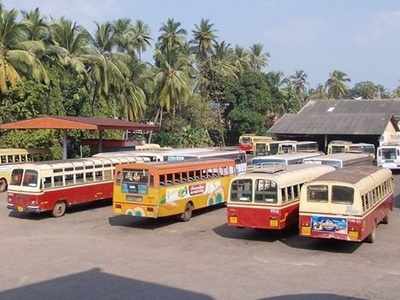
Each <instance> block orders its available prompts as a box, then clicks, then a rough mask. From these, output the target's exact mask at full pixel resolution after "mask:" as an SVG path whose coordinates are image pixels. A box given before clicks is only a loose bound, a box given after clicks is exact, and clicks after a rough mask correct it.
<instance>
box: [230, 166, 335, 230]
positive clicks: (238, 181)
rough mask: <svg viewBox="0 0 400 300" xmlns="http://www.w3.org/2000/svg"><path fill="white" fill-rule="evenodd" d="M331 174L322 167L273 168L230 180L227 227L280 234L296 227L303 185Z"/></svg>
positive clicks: (260, 169)
mask: <svg viewBox="0 0 400 300" xmlns="http://www.w3.org/2000/svg"><path fill="white" fill-rule="evenodd" d="M333 170H335V169H334V168H333V167H330V166H322V165H320V166H314V165H295V166H288V167H282V166H280V167H279V166H276V167H264V168H258V169H254V170H252V171H250V172H248V173H247V174H245V175H239V176H237V177H235V178H233V179H232V181H231V183H230V187H229V198H228V205H227V206H228V208H227V222H228V225H231V226H234V227H248V228H259V229H278V230H281V229H284V228H286V227H288V226H290V225H294V224H298V214H299V194H300V189H301V187H302V185H303V184H304V183H306V182H309V181H311V180H313V179H315V178H317V177H318V176H320V175H323V174H326V173H328V172H332V171H333Z"/></svg>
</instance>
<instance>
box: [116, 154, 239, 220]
mask: <svg viewBox="0 0 400 300" xmlns="http://www.w3.org/2000/svg"><path fill="white" fill-rule="evenodd" d="M234 174H235V161H234V160H227V159H213V160H192V161H178V162H161V163H136V164H126V165H120V166H118V167H117V175H116V178H115V181H114V194H113V211H114V214H116V215H131V216H138V217H148V218H159V217H166V216H174V215H176V216H178V217H179V219H180V220H181V221H189V220H190V218H191V216H192V212H193V210H196V209H200V208H204V207H208V206H212V205H216V204H220V203H224V202H225V201H226V199H227V191H228V185H229V181H230V179H231V178H232V176H233V175H234Z"/></svg>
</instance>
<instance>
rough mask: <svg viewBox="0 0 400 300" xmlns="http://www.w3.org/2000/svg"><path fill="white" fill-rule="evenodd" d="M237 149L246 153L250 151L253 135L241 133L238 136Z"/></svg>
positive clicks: (251, 149)
mask: <svg viewBox="0 0 400 300" xmlns="http://www.w3.org/2000/svg"><path fill="white" fill-rule="evenodd" d="M239 149H240V150H242V151H245V152H246V153H252V152H253V151H254V149H253V137H252V136H249V135H242V136H241V137H240V138H239Z"/></svg>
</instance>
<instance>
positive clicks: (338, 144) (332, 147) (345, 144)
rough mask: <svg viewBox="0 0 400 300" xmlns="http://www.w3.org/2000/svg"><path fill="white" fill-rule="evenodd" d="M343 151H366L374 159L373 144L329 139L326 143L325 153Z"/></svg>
mask: <svg viewBox="0 0 400 300" xmlns="http://www.w3.org/2000/svg"><path fill="white" fill-rule="evenodd" d="M343 152H360V153H367V154H369V155H371V156H372V157H373V158H374V159H375V145H374V144H368V143H352V142H349V141H338V140H337V141H331V142H330V143H329V145H328V149H327V154H335V153H343Z"/></svg>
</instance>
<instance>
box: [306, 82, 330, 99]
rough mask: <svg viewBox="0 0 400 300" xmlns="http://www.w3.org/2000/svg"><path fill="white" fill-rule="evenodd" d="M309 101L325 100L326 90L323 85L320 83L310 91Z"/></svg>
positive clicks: (326, 96)
mask: <svg viewBox="0 0 400 300" xmlns="http://www.w3.org/2000/svg"><path fill="white" fill-rule="evenodd" d="M309 94H310V99H317V100H320V99H327V98H328V95H327V94H326V88H325V85H323V84H322V83H320V84H318V85H317V87H316V88H315V89H311V90H310V93H309Z"/></svg>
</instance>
